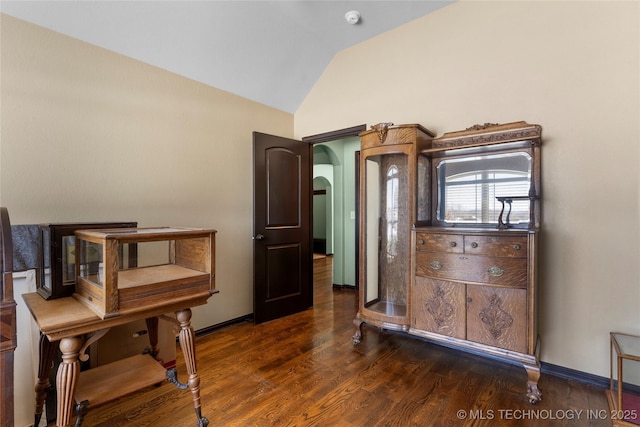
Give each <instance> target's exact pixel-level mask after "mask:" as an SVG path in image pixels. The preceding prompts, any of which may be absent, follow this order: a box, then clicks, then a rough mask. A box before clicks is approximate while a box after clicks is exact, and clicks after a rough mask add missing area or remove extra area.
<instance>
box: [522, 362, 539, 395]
mask: <svg viewBox="0 0 640 427" xmlns="http://www.w3.org/2000/svg"><path fill="white" fill-rule="evenodd" d="M523 365H524V369H526V370H527V398H528V399H529V403H531V404H532V405H535V404H536V403H538V402H539V401H540V400H541V399H542V392H541V391H540V389H539V388H538V380H539V379H540V363H538V362H536V363H535V364H528V363H524V364H523Z"/></svg>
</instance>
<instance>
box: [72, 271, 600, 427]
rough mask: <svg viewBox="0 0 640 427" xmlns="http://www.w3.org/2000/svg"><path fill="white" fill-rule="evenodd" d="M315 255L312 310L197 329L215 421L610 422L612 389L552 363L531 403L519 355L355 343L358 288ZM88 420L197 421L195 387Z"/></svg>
mask: <svg viewBox="0 0 640 427" xmlns="http://www.w3.org/2000/svg"><path fill="white" fill-rule="evenodd" d="M314 264H315V292H314V295H315V305H314V308H313V309H310V310H307V311H305V312H302V313H299V314H295V315H292V316H289V317H287V318H284V319H279V320H274V321H271V322H268V323H265V324H262V325H258V326H254V325H253V324H251V323H243V324H239V325H234V326H230V327H227V328H225V329H222V330H219V331H217V332H214V333H212V334H209V335H206V336H202V337H198V338H197V339H196V356H197V363H198V370H199V374H200V378H201V382H200V387H201V401H202V413H203V415H204V416H206V417H207V418H208V419H209V426H211V427H213V426H216V427H217V426H225V427H229V426H241V427H244V426H323V427H325V426H345V427H350V426H358V427H360V426H362V427H370V426H402V427H404V426H421V427H423V426H512V427H516V426H569V425H570V426H591V427H596V426H597V427H600V426H607V427H608V426H611V421H610V420H608V419H607V418H606V417H604V416H602V415H603V414H606V413H608V409H607V403H606V398H605V394H604V390H602V389H598V388H595V387H592V386H587V385H584V384H582V383H578V382H575V381H570V380H566V379H561V378H556V377H553V376H549V375H544V374H543V375H542V378H541V380H540V384H539V385H540V388H541V390H542V393H543V396H542V402H540V403H539V404H538V405H535V406H532V405H530V404H529V403H528V402H527V399H526V398H525V395H524V394H525V388H526V373H525V371H524V369H523V368H522V367H521V366H518V365H512V364H508V363H506V362H501V361H496V360H492V359H487V358H483V357H479V356H474V355H470V354H467V353H463V352H459V351H455V350H452V349H447V348H444V347H440V346H437V345H434V344H429V343H426V342H424V341H422V340H419V339H417V338H413V337H408V336H405V335H401V334H398V333H393V332H386V331H380V330H377V329H374V328H370V327H367V326H365V327H364V340H363V341H362V343H361V344H360V345H359V346H358V347H354V346H353V344H352V340H351V336H352V335H353V332H354V327H353V324H352V320H353V317H354V315H355V313H356V307H357V302H356V295H355V292H354V291H351V290H333V289H332V278H331V258H320V259H316V260H315V261H314ZM177 359H178V371H179V377H180V379H181V381H183V382H185V381H186V380H187V374H186V370H185V367H184V364H183V363H182V355H181V354H180V351H179V350H178V355H177ZM470 411H474V412H473V413H472V412H470ZM579 411H582V412H579ZM589 411H591V412H589ZM597 411H603V412H597ZM540 418H543V419H540ZM560 418H563V419H560ZM84 425H85V426H105V427H106V426H109V427H113V426H154V427H164V426H166V427H176V426H179V427H181V426H196V425H197V423H196V416H195V413H194V410H193V404H192V401H191V396H190V393H189V392H188V391H183V390H179V389H177V388H176V387H174V386H173V385H171V384H163V385H161V386H158V387H151V388H148V389H146V390H143V391H141V392H138V393H135V394H132V395H129V396H126V397H123V398H120V399H118V400H115V401H113V402H110V403H107V404H104V405H102V406H99V407H96V408H91V407H89V413H88V414H87V415H86V417H85V422H84Z"/></svg>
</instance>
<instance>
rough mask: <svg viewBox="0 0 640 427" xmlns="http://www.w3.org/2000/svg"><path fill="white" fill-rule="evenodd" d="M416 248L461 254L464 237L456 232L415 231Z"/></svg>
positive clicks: (418, 249)
mask: <svg viewBox="0 0 640 427" xmlns="http://www.w3.org/2000/svg"><path fill="white" fill-rule="evenodd" d="M416 250H417V251H431V252H451V253H458V254H461V253H462V252H463V251H464V238H463V237H462V236H461V235H457V234H434V233H416Z"/></svg>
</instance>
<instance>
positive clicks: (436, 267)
mask: <svg viewBox="0 0 640 427" xmlns="http://www.w3.org/2000/svg"><path fill="white" fill-rule="evenodd" d="M429 267H431V268H432V269H433V270H440V269H442V263H441V262H440V261H437V260H434V261H431V262H430V263H429Z"/></svg>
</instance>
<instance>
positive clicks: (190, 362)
mask: <svg viewBox="0 0 640 427" xmlns="http://www.w3.org/2000/svg"><path fill="white" fill-rule="evenodd" d="M176 318H177V319H178V322H180V335H179V340H180V348H181V349H182V354H184V361H185V365H186V367H187V373H188V374H189V388H190V389H191V396H192V398H193V406H194V408H195V411H196V416H197V417H198V426H199V427H206V426H207V425H209V420H208V419H207V418H205V417H203V416H202V409H201V406H200V376H199V375H198V369H197V367H196V346H195V334H194V332H193V327H192V326H191V309H188V308H187V309H184V310H180V311H177V312H176Z"/></svg>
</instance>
